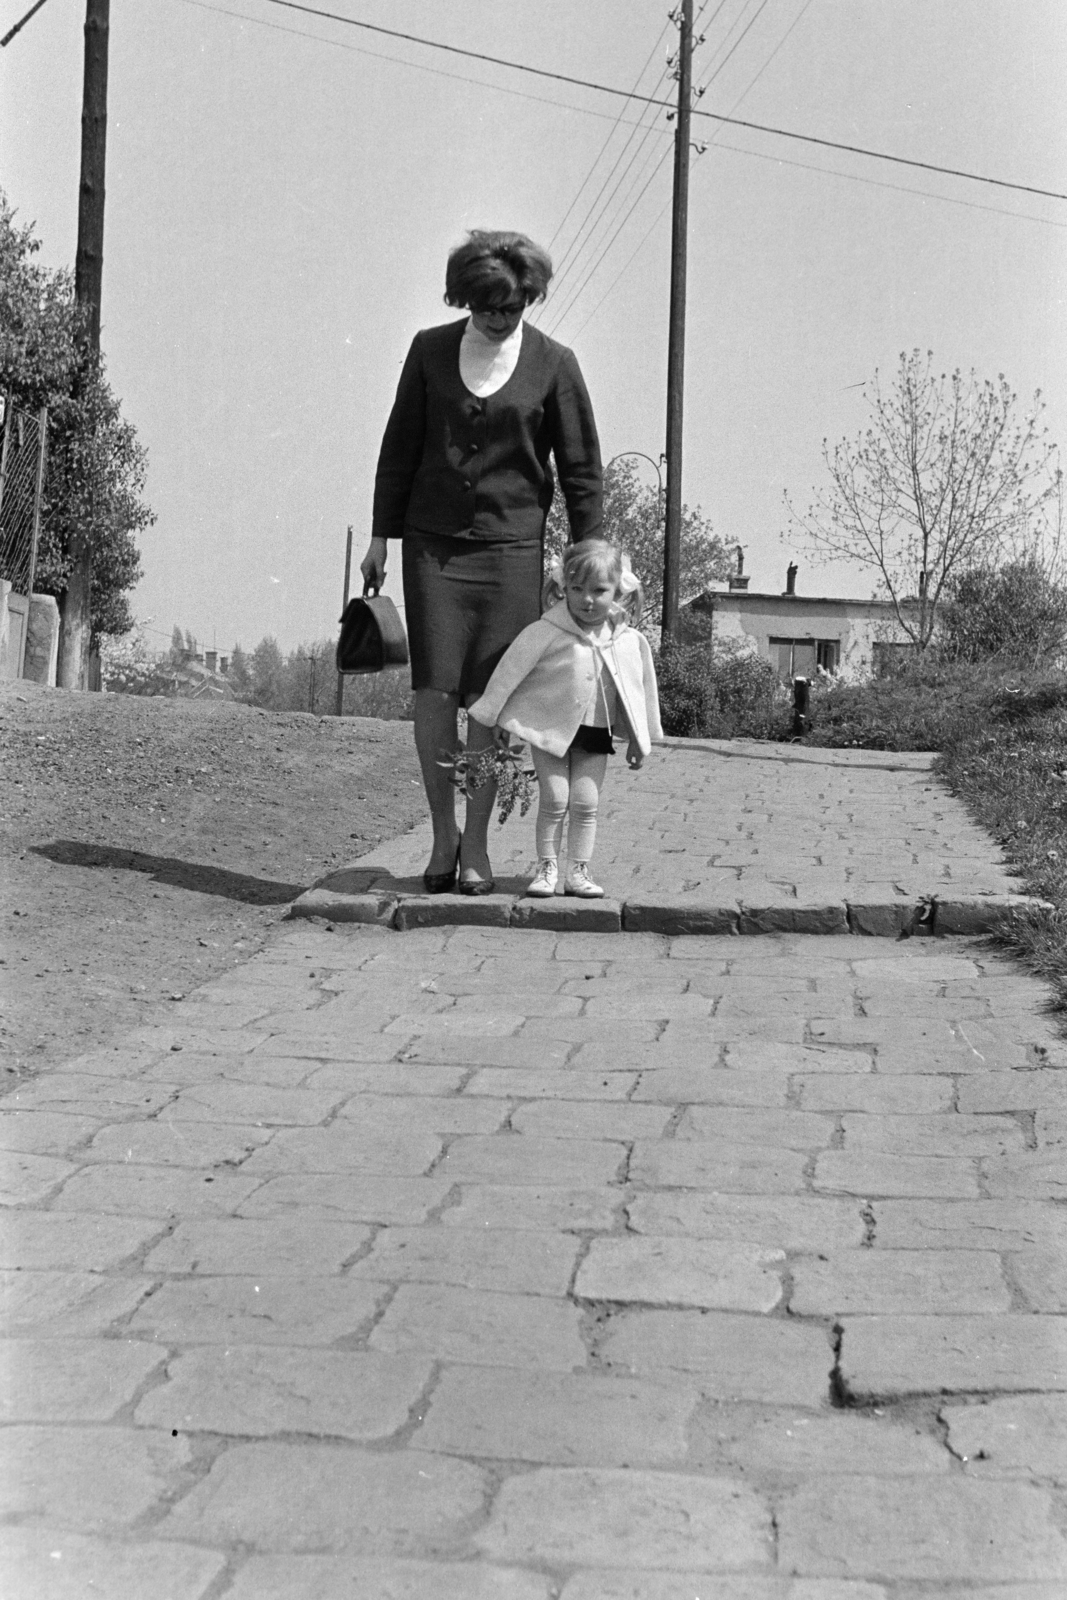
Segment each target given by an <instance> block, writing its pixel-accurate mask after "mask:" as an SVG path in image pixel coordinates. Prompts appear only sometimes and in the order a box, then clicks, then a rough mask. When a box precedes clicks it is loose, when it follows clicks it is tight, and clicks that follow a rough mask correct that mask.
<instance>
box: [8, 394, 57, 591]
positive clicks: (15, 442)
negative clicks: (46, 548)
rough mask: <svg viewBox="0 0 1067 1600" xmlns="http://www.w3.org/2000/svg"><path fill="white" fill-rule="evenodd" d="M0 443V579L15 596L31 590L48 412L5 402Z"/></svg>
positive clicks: (35, 556)
mask: <svg viewBox="0 0 1067 1600" xmlns="http://www.w3.org/2000/svg"><path fill="white" fill-rule="evenodd" d="M3 409H4V416H3V441H2V443H0V578H6V579H7V580H8V582H9V583H10V584H11V587H12V589H13V590H14V591H15V593H16V594H24V595H27V596H28V595H30V594H32V593H33V580H34V573H35V570H36V566H37V541H38V539H39V537H40V532H41V495H42V493H43V490H44V468H45V454H46V451H47V448H48V412H47V411H46V410H41V411H38V413H37V415H36V416H34V414H33V412H32V411H20V410H19V409H18V407H17V406H13V405H11V404H10V403H9V402H8V403H5V404H4V408H3Z"/></svg>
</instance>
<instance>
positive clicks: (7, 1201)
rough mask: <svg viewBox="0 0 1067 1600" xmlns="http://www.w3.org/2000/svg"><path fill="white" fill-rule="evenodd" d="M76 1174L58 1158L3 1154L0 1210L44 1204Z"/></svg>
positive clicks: (10, 1151) (23, 1153)
mask: <svg viewBox="0 0 1067 1600" xmlns="http://www.w3.org/2000/svg"><path fill="white" fill-rule="evenodd" d="M76 1171H77V1167H76V1166H75V1165H74V1164H73V1163H72V1162H70V1161H63V1160H61V1159H60V1157H58V1156H38V1155H33V1154H31V1153H28V1152H23V1151H16V1150H4V1151H2V1152H0V1206H21V1205H33V1204H34V1202H35V1201H38V1200H45V1199H47V1198H48V1196H49V1195H50V1194H51V1192H52V1190H53V1189H55V1188H56V1187H57V1185H58V1184H61V1183H62V1182H63V1180H64V1178H69V1177H70V1175H71V1173H72V1172H76Z"/></svg>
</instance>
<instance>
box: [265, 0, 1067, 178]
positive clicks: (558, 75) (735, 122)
mask: <svg viewBox="0 0 1067 1600" xmlns="http://www.w3.org/2000/svg"><path fill="white" fill-rule="evenodd" d="M266 3H267V4H268V5H272V6H283V7H284V8H285V9H286V10H287V11H300V12H303V13H304V14H305V15H306V16H311V17H323V18H325V19H326V20H327V21H328V22H340V23H343V24H344V25H345V26H346V27H350V28H364V29H366V30H367V31H368V32H370V33H381V34H385V35H387V36H388V37H389V38H391V39H403V40H405V41H406V42H407V43H408V44H421V45H425V46H426V47H427V48H428V49H430V50H444V51H446V52H447V53H448V54H449V55H456V56H466V57H467V58H468V59H470V60H472V61H486V62H488V63H489V64H490V65H491V66H495V67H507V68H508V69H509V70H510V71H512V72H526V73H530V74H532V75H533V76H534V77H537V78H548V79H551V80H552V81H553V82H555V83H570V84H573V85H574V86H575V87H576V88H579V89H592V90H594V91H595V92H596V93H597V94H610V95H616V96H619V97H620V98H622V99H624V100H641V101H644V103H645V104H646V105H655V106H661V107H662V108H663V109H664V110H667V111H670V110H671V109H672V107H671V105H670V103H669V102H668V101H665V100H657V99H655V98H654V96H652V95H639V94H635V93H633V92H632V91H631V90H629V89H616V88H614V87H612V85H610V84H606V83H595V82H593V81H592V80H591V79H589V78H575V77H572V76H571V75H570V74H569V73H565V72H549V71H548V70H547V69H546V68H545V67H531V66H528V65H526V63H524V62H521V61H508V60H506V59H505V58H504V57H502V56H490V55H486V54H484V53H483V52H482V51H479V50H465V49H462V48H461V47H460V46H459V45H454V44H443V43H442V42H441V41H440V40H438V39H424V38H422V37H420V35H418V34H415V33H401V32H400V31H399V30H398V29H396V28H383V27H381V26H380V25H379V24H378V23H374V22H362V21H360V20H358V19H357V18H355V17H345V16H341V15H340V14H339V13H338V12H336V11H322V10H319V9H318V8H317V7H315V6H307V5H301V4H300V3H299V0H266ZM693 115H694V116H696V117H708V118H710V119H711V121H713V122H721V123H725V124H728V125H729V126H730V127H735V128H748V129H750V130H751V131H753V132H756V133H769V134H773V135H774V136H775V137H776V138H779V139H797V140H799V141H800V142H801V143H802V144H814V145H821V146H822V147H823V148H824V149H826V150H843V151H845V152H846V153H847V154H848V155H854V156H867V157H868V158H869V159H870V160H872V161H891V162H893V163H895V164H896V165H897V166H901V167H917V168H919V169H921V170H922V171H924V172H939V173H941V174H942V175H944V176H945V177H949V178H966V179H967V180H968V182H971V183H988V184H992V185H993V186H994V187H996V188H998V189H1014V190H1017V191H1018V192H1019V193H1022V194H1036V195H1041V196H1043V197H1044V198H1045V199H1048V200H1067V194H1064V193H1061V192H1060V191H1059V190H1058V189H1042V188H1038V187H1037V186H1035V185H1034V184H1029V183H1013V182H1011V181H1010V180H1009V179H1007V178H990V177H988V176H987V175H986V174H984V173H979V172H966V171H964V169H963V168H962V167H943V166H940V165H938V164H937V163H935V162H932V161H918V160H915V159H914V158H913V157H910V156H894V155H889V154H888V153H887V152H886V151H884V150H870V149H868V148H867V147H866V146H865V145H858V144H842V143H841V142H840V141H838V140H836V139H822V138H819V137H817V136H816V135H815V134H812V133H796V132H795V131H794V130H793V129H791V128H776V127H773V126H771V125H770V124H768V123H765V122H747V121H743V120H742V119H741V118H739V117H729V116H724V115H722V114H721V113H720V112H717V111H705V110H704V109H703V108H702V107H694V108H693Z"/></svg>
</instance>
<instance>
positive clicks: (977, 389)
mask: <svg viewBox="0 0 1067 1600" xmlns="http://www.w3.org/2000/svg"><path fill="white" fill-rule="evenodd" d="M864 398H865V400H866V403H867V406H868V408H869V410H870V413H871V420H870V424H869V426H868V427H867V429H866V430H865V432H863V433H861V434H860V435H859V436H858V438H856V439H854V440H848V439H845V440H842V442H841V443H840V444H837V445H835V446H833V448H831V447H830V445H829V444H828V443H827V442H826V441H824V443H823V459H824V461H825V462H826V466H827V470H828V471H829V474H830V487H829V488H828V489H827V490H826V491H825V492H824V493H822V494H820V495H818V496H817V497H816V499H815V502H814V504H813V505H812V506H811V507H810V508H809V509H808V511H807V512H806V513H803V514H801V513H798V512H797V511H796V510H795V509H794V507H793V506H792V504H791V503H790V501H789V499H788V496H787V497H786V506H787V509H788V512H789V516H790V518H791V521H792V524H793V526H794V528H797V529H799V531H800V533H801V535H802V537H803V538H804V541H805V543H806V544H807V546H808V548H809V549H810V550H811V551H812V553H813V554H814V555H815V557H816V559H817V560H822V561H830V560H846V561H854V562H859V563H862V564H863V565H864V566H867V567H871V568H873V569H874V572H875V574H876V577H877V586H878V588H879V589H880V590H881V591H882V592H883V593H884V594H886V595H887V596H888V598H889V599H890V600H891V601H892V604H893V609H894V611H895V613H896V617H897V621H898V622H899V624H900V626H901V628H902V629H903V630H904V632H905V633H906V634H907V635H908V637H909V638H910V639H911V640H912V642H913V643H914V644H915V645H916V647H917V648H918V649H920V650H923V649H925V648H926V646H927V645H928V644H929V642H930V638H931V636H932V634H933V631H934V624H935V621H936V617H937V606H938V601H939V600H940V598H941V596H942V594H943V592H944V590H945V586H946V584H947V583H948V581H949V579H950V578H951V577H952V576H953V574H954V573H956V572H958V571H960V570H963V569H969V568H977V567H981V568H988V569H994V568H996V567H997V565H998V564H999V562H1000V561H1001V560H1004V559H1013V558H1014V559H1018V558H1019V556H1020V554H1021V553H1022V552H1023V551H1026V550H1034V549H1035V548H1038V547H1040V546H1041V543H1042V541H1043V538H1044V536H1045V534H1046V532H1047V531H1049V528H1050V526H1051V523H1052V522H1053V521H1054V518H1055V508H1056V505H1057V503H1058V496H1059V493H1060V485H1061V473H1060V470H1059V466H1058V455H1057V450H1056V446H1055V445H1054V444H1053V443H1052V442H1051V441H1050V439H1049V437H1048V430H1047V429H1046V428H1044V427H1043V426H1042V423H1041V416H1042V413H1043V411H1044V405H1043V402H1042V400H1041V395H1040V393H1038V394H1036V395H1035V396H1034V399H1033V402H1032V404H1031V405H1030V407H1029V409H1028V410H1027V411H1026V412H1025V413H1024V414H1022V415H1020V414H1019V411H1018V406H1017V399H1016V396H1015V395H1014V394H1013V393H1012V390H1011V388H1010V386H1009V384H1008V383H1007V381H1006V380H1005V379H1004V377H1003V376H1000V377H998V378H997V380H996V382H992V381H991V380H989V379H985V380H980V379H979V378H977V377H976V375H975V374H974V373H973V372H971V373H969V374H967V375H966V376H965V375H964V374H963V373H961V372H960V371H958V370H957V371H955V372H953V373H952V374H951V375H947V374H945V373H942V374H940V375H937V374H935V372H934V369H933V356H932V355H931V354H930V353H927V354H926V355H925V356H923V355H922V353H921V352H920V351H918V350H913V351H912V352H911V353H910V354H902V355H901V357H900V365H899V367H898V369H897V372H896V375H895V377H894V381H893V386H892V388H891V389H890V390H889V391H888V392H885V391H884V390H883V388H882V385H881V381H880V378H879V374H878V373H877V372H876V373H875V375H874V379H873V380H872V382H871V383H870V384H869V385H867V386H865V390H864Z"/></svg>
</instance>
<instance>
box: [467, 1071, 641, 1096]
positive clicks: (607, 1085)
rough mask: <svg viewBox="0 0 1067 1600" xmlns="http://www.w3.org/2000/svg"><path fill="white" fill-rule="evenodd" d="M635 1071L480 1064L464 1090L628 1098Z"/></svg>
mask: <svg viewBox="0 0 1067 1600" xmlns="http://www.w3.org/2000/svg"><path fill="white" fill-rule="evenodd" d="M638 1077H639V1074H638V1073H636V1072H582V1071H579V1070H577V1069H575V1068H565V1069H563V1070H562V1071H559V1072H554V1071H541V1070H540V1069H539V1068H534V1067H482V1068H481V1069H480V1070H479V1071H477V1072H476V1073H475V1074H474V1076H473V1078H471V1080H470V1082H469V1083H468V1084H467V1086H466V1089H465V1091H464V1093H465V1094H471V1095H496V1096H499V1097H502V1098H506V1099H509V1100H597V1101H600V1100H628V1099H629V1098H630V1095H631V1093H632V1092H633V1089H634V1087H635V1085H636V1084H637V1081H638Z"/></svg>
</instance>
